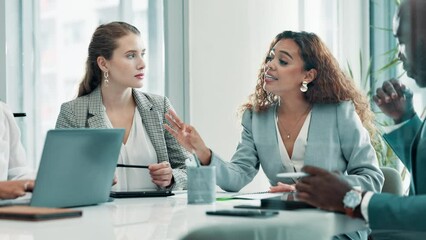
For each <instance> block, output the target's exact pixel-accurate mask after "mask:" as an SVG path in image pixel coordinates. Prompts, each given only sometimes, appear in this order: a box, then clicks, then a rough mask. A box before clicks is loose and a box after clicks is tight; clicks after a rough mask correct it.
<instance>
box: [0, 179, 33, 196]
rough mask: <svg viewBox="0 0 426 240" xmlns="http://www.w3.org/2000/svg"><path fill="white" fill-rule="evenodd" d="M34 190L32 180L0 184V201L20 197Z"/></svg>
mask: <svg viewBox="0 0 426 240" xmlns="http://www.w3.org/2000/svg"><path fill="white" fill-rule="evenodd" d="M33 188H34V181H33V180H12V181H3V182H0V199H12V198H17V197H22V196H24V195H25V193H26V192H31V191H32V190H33Z"/></svg>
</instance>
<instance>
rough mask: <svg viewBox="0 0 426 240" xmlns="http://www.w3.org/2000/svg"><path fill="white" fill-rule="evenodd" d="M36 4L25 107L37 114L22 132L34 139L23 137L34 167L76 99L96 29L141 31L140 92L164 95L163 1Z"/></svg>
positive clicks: (45, 0) (53, 1)
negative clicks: (122, 24) (116, 26)
mask: <svg viewBox="0 0 426 240" xmlns="http://www.w3.org/2000/svg"><path fill="white" fill-rule="evenodd" d="M37 4H38V5H37ZM37 4H36V6H35V7H34V11H35V12H36V13H35V16H38V17H37V18H36V24H35V26H34V32H35V36H36V39H37V41H36V44H35V46H34V48H35V51H36V52H37V53H38V54H37V55H36V61H35V68H36V70H35V72H36V74H35V80H34V81H35V84H34V85H33V89H31V92H30V94H32V95H33V99H35V101H34V102H33V103H32V104H30V107H31V108H34V109H35V111H36V112H35V113H34V114H35V117H34V118H33V121H31V122H28V126H27V128H29V129H34V132H33V136H28V137H29V138H32V139H33V142H34V150H33V152H30V151H29V152H28V153H27V154H28V156H29V158H30V159H35V163H37V161H38V160H39V159H40V156H41V151H42V147H43V143H44V138H45V135H46V132H47V131H48V130H49V129H52V128H54V127H55V123H56V119H57V116H58V114H59V110H60V106H61V104H62V103H64V102H66V101H70V100H72V99H74V98H75V97H76V96H77V90H78V85H79V83H80V81H81V79H82V77H83V74H84V71H85V62H86V58H87V48H88V45H89V42H90V38H91V36H92V34H93V32H94V30H95V28H96V27H97V26H98V25H99V24H102V23H107V22H110V21H126V22H129V23H131V24H133V25H135V26H136V27H137V28H138V29H139V30H140V31H141V35H142V38H143V41H144V43H145V46H146V48H147V53H146V59H147V69H146V78H145V84H144V87H143V91H147V92H152V93H156V94H161V95H164V70H163V66H164V64H163V62H164V56H163V55H164V53H163V52H164V51H163V45H164V44H163V35H164V34H163V27H162V26H163V22H162V19H163V10H162V5H163V1H156V0H121V1H120V0H107V1H100V0H91V1H87V0H75V1H59V0H39V1H38V2H37ZM27 142H28V141H27ZM29 144H32V142H29ZM26 148H27V149H31V148H28V147H26ZM27 151H28V150H27ZM32 156H34V157H32Z"/></svg>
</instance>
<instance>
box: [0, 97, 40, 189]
mask: <svg viewBox="0 0 426 240" xmlns="http://www.w3.org/2000/svg"><path fill="white" fill-rule="evenodd" d="M34 176H35V173H34V171H33V170H32V169H31V168H30V166H29V164H28V162H27V160H26V156H25V150H24V147H23V146H22V143H21V132H20V131H19V128H18V126H17V125H16V122H15V119H14V117H13V114H12V112H11V111H10V110H9V109H8V107H7V106H6V104H4V103H3V102H0V181H5V180H14V179H34Z"/></svg>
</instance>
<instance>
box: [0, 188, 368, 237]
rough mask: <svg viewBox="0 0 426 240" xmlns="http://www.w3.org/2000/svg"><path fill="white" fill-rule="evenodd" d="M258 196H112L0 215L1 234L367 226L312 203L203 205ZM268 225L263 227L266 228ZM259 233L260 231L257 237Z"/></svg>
mask: <svg viewBox="0 0 426 240" xmlns="http://www.w3.org/2000/svg"><path fill="white" fill-rule="evenodd" d="M256 201H260V200H229V201H217V202H216V203H214V204H207V205H188V204H187V198H186V192H180V193H177V194H176V195H175V196H171V197H166V198H131V199H116V200H115V201H113V202H109V203H105V204H100V205H96V206H88V207H82V208H78V209H81V210H83V216H82V217H79V218H70V219H60V220H50V221H42V222H25V221H12V220H0V240H3V239H5V240H11V239H17V240H41V239H42V240H50V239H55V240H56V239H61V240H67V239H79V240H85V239H90V240H92V239H103V240H108V239H120V240H124V239H126V240H127V239H180V238H181V237H182V236H184V235H186V234H187V233H189V232H190V231H192V230H194V229H197V228H200V227H205V226H215V225H221V224H222V225H223V224H229V225H233V226H237V225H248V226H255V227H256V229H257V230H259V231H262V229H263V228H265V232H264V233H262V236H265V237H264V238H265V239H274V238H276V236H281V237H282V236H285V237H286V239H304V240H307V239H330V238H331V236H333V235H336V234H340V233H345V232H352V231H356V230H361V229H366V225H365V223H364V222H363V221H361V220H356V219H351V218H349V217H347V216H345V215H343V214H335V213H331V212H325V211H321V210H317V209H309V210H307V209H306V210H297V211H279V214H278V215H277V216H274V217H271V218H247V217H222V216H208V215H206V214H205V211H206V210H215V209H231V208H233V206H234V205H238V204H245V203H249V204H255V203H256ZM266 226H269V227H268V228H267V230H266ZM271 226H272V228H271ZM266 231H267V232H266ZM262 238H263V237H262Z"/></svg>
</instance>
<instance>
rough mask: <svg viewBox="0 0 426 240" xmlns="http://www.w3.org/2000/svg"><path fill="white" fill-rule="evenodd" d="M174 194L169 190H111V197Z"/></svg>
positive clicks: (164, 195) (165, 195)
mask: <svg viewBox="0 0 426 240" xmlns="http://www.w3.org/2000/svg"><path fill="white" fill-rule="evenodd" d="M172 195H175V194H174V193H172V191H171V190H142V191H122V192H120V191H111V192H110V197H112V198H141V197H167V196H172Z"/></svg>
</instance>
